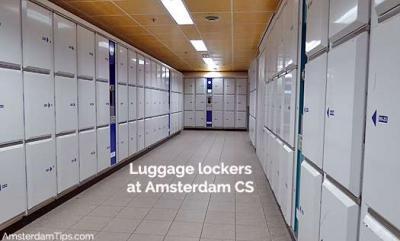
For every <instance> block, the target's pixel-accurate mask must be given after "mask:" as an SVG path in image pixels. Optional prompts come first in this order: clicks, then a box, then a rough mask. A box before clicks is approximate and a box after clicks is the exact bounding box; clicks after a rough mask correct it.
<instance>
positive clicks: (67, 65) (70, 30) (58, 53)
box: [53, 14, 76, 77]
mask: <svg viewBox="0 0 400 241" xmlns="http://www.w3.org/2000/svg"><path fill="white" fill-rule="evenodd" d="M53 22H54V73H55V74H56V75H62V76H69V77H75V75H76V24H75V23H74V22H71V21H69V20H67V19H65V18H63V17H61V16H59V15H57V14H54V17H53Z"/></svg>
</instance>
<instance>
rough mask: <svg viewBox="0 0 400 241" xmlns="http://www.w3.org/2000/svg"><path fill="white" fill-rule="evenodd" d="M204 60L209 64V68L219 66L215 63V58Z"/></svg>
mask: <svg viewBox="0 0 400 241" xmlns="http://www.w3.org/2000/svg"><path fill="white" fill-rule="evenodd" d="M203 61H204V63H206V64H207V65H208V67H209V68H212V69H215V68H217V65H216V64H215V63H214V60H213V59H212V58H203Z"/></svg>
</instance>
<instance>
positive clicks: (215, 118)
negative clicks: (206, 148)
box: [212, 111, 224, 128]
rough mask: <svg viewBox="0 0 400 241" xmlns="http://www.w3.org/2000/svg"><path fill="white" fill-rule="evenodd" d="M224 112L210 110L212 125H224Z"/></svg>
mask: <svg viewBox="0 0 400 241" xmlns="http://www.w3.org/2000/svg"><path fill="white" fill-rule="evenodd" d="M223 114H224V112H223V111H213V112H212V126H213V127H217V128H220V127H224V119H223V118H224V116H223Z"/></svg>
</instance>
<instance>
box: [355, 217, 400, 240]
mask: <svg viewBox="0 0 400 241" xmlns="http://www.w3.org/2000/svg"><path fill="white" fill-rule="evenodd" d="M360 223H361V224H360V239H359V240H363V241H399V240H400V239H399V238H398V236H396V235H395V234H393V233H392V230H390V229H388V228H387V226H386V225H384V224H382V223H381V222H380V221H379V220H377V219H376V218H375V217H374V216H372V215H371V214H369V213H367V214H366V215H365V216H364V218H362V220H361V222H360Z"/></svg>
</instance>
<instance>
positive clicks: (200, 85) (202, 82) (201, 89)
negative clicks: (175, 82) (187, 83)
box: [196, 78, 206, 94]
mask: <svg viewBox="0 0 400 241" xmlns="http://www.w3.org/2000/svg"><path fill="white" fill-rule="evenodd" d="M205 93H206V79H205V78H199V79H196V94H205Z"/></svg>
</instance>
